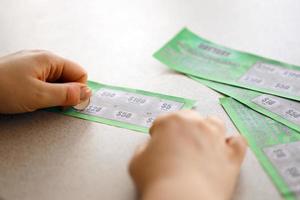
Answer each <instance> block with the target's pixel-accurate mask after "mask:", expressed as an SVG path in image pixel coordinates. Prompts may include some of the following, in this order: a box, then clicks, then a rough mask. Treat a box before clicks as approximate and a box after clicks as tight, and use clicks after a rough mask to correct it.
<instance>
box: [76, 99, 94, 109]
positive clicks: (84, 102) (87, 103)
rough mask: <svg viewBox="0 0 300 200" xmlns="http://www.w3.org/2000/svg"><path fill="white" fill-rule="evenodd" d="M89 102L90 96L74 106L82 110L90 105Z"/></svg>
mask: <svg viewBox="0 0 300 200" xmlns="http://www.w3.org/2000/svg"><path fill="white" fill-rule="evenodd" d="M89 104H90V98H88V99H87V100H84V101H81V102H80V103H79V104H77V105H76V106H73V108H74V109H75V110H79V111H82V110H84V109H86V108H87V107H88V106H89Z"/></svg>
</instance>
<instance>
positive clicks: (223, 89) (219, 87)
mask: <svg viewBox="0 0 300 200" xmlns="http://www.w3.org/2000/svg"><path fill="white" fill-rule="evenodd" d="M188 76H189V77H190V78H191V79H193V80H195V81H197V82H199V83H202V84H204V85H206V86H207V87H209V88H211V89H213V90H216V91H218V92H220V93H222V94H224V95H227V96H230V97H232V98H234V99H236V100H238V101H239V102H241V103H243V104H245V105H247V106H248V107H250V108H252V109H253V110H255V111H257V112H259V113H261V114H264V115H266V116H268V117H270V118H272V119H274V120H276V121H278V122H280V123H282V124H284V125H286V126H288V127H290V128H292V129H294V130H296V131H298V132H300V126H299V125H297V124H295V123H293V122H291V121H289V120H287V119H285V118H283V117H281V116H280V115H278V114H276V113H273V112H271V111H269V110H267V109H265V108H263V107H261V106H259V105H257V104H255V103H253V102H252V101H251V100H249V99H247V98H242V97H241V96H239V95H237V92H235V91H233V90H232V89H233V88H234V90H239V91H240V92H241V93H247V94H248V95H251V96H253V98H256V97H258V96H260V95H263V93H260V92H257V91H253V90H247V89H245V88H239V87H234V86H231V85H226V84H221V83H217V82H214V81H208V80H204V79H199V78H197V77H194V76H191V75H188ZM288 100H290V101H293V100H291V99H288Z"/></svg>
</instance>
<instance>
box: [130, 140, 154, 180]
mask: <svg viewBox="0 0 300 200" xmlns="http://www.w3.org/2000/svg"><path fill="white" fill-rule="evenodd" d="M148 145H149V140H148V141H147V142H146V143H144V144H142V145H139V146H138V147H137V149H136V150H135V152H134V154H133V156H132V158H131V160H130V163H129V167H128V170H129V174H130V175H131V176H133V177H134V176H135V173H136V171H137V169H138V166H139V164H141V163H140V162H139V161H140V159H141V158H143V153H144V152H145V150H146V149H147V147H148Z"/></svg>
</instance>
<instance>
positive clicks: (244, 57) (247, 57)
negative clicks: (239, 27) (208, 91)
mask: <svg viewBox="0 0 300 200" xmlns="http://www.w3.org/2000/svg"><path fill="white" fill-rule="evenodd" d="M179 41H181V42H187V43H189V44H193V45H194V44H208V45H211V46H212V47H215V48H218V49H221V50H225V51H228V52H230V53H231V54H233V55H234V58H230V59H229V58H228V60H225V61H236V62H237V63H239V64H240V65H241V66H240V67H238V68H237V69H235V70H236V71H238V72H237V73H236V74H235V77H234V78H231V79H228V78H223V77H222V76H219V75H214V76H208V75H204V74H202V73H199V72H197V71H195V70H194V69H191V68H187V67H185V66H184V64H182V63H178V62H177V61H175V56H171V58H170V57H169V58H168V57H166V56H165V53H166V52H167V51H168V49H172V50H174V51H175V52H177V53H179V54H180V52H179V50H178V42H179ZM153 57H154V58H156V59H157V60H159V61H160V62H162V63H163V64H165V65H167V66H168V67H169V68H171V69H173V70H176V71H178V72H181V73H184V74H189V75H192V76H196V77H199V78H202V79H207V80H211V81H217V82H220V83H225V84H229V85H233V86H236V87H240V88H246V89H250V90H255V91H259V92H263V93H268V94H273V95H277V96H281V97H285V98H289V99H294V100H298V101H300V96H297V95H292V94H288V93H284V92H279V91H276V90H272V89H267V88H261V87H259V86H255V85H251V84H245V83H240V82H238V79H239V78H241V77H242V76H243V75H245V74H246V73H247V72H248V70H249V69H250V68H251V67H252V66H253V65H254V64H255V63H257V62H265V63H268V64H273V65H278V66H281V67H283V68H285V69H288V70H295V71H299V66H296V65H292V64H287V63H284V62H280V61H277V60H273V59H269V58H266V57H262V56H258V55H255V54H251V53H247V52H243V51H238V50H235V49H230V48H227V47H225V46H222V45H219V44H216V43H213V42H211V41H209V40H206V39H204V38H201V37H199V36H198V35H196V34H195V33H193V32H192V31H190V30H189V29H187V28H183V29H182V30H181V31H179V33H177V34H176V35H175V36H174V37H173V38H172V39H171V40H169V41H168V42H167V43H166V44H165V45H164V46H163V47H161V48H160V49H159V50H158V51H156V52H155V53H154V54H153ZM299 72H300V71H299Z"/></svg>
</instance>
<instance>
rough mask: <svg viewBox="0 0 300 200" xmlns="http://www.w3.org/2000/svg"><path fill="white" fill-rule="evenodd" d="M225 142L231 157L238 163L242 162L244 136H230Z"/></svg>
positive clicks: (245, 148) (244, 149)
mask: <svg viewBox="0 0 300 200" xmlns="http://www.w3.org/2000/svg"><path fill="white" fill-rule="evenodd" d="M226 143H227V144H228V145H229V147H230V149H231V153H232V155H233V157H234V158H235V159H236V160H237V161H238V162H239V163H242V161H243V159H244V157H245V154H246V150H247V142H246V140H245V139H244V137H242V136H241V135H239V136H232V137H230V138H227V140H226Z"/></svg>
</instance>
